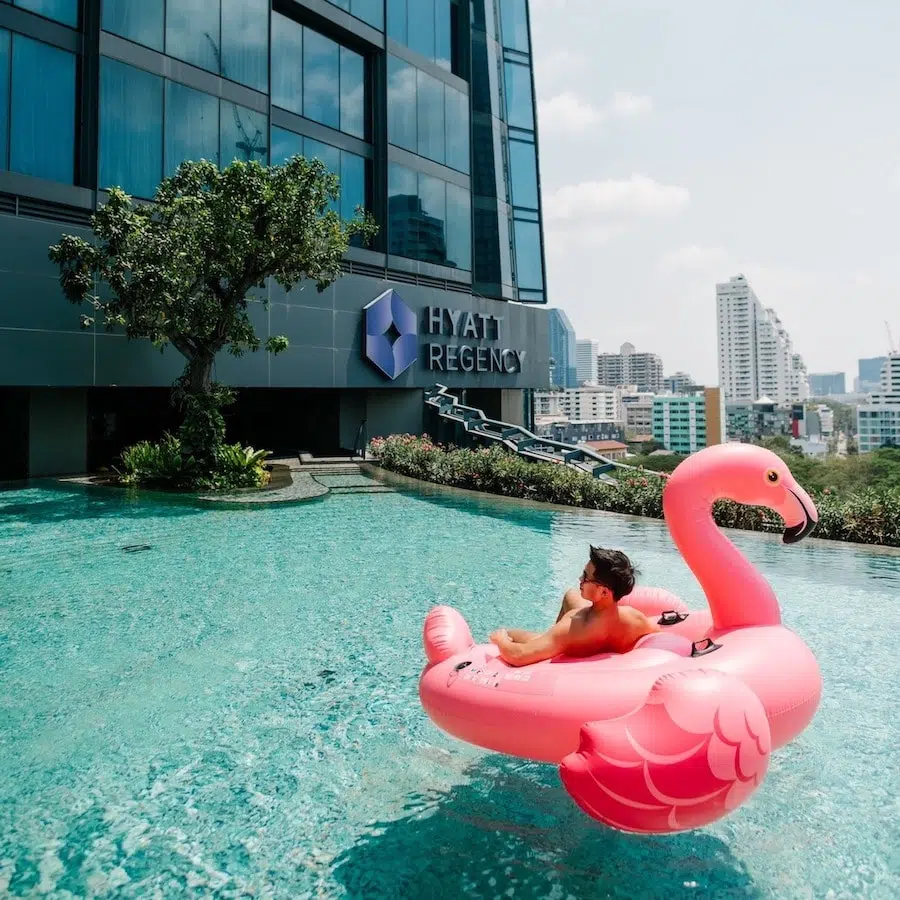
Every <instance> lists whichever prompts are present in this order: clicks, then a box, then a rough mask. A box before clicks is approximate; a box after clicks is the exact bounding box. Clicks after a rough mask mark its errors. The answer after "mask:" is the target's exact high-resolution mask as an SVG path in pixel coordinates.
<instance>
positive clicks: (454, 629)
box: [422, 606, 475, 665]
mask: <svg viewBox="0 0 900 900" xmlns="http://www.w3.org/2000/svg"><path fill="white" fill-rule="evenodd" d="M422 641H423V643H424V644H425V656H426V657H427V658H428V662H429V663H431V664H432V665H434V664H435V663H439V662H443V661H444V660H445V659H449V658H450V657H451V656H455V655H456V654H457V653H463V652H465V651H466V650H468V649H469V648H470V647H473V646H474V645H475V640H474V639H473V637H472V632H471V630H470V629H469V625H468V623H467V622H466V620H465V619H464V618H463V616H462V613H460V612H458V611H457V610H455V609H453V607H452V606H435V607H434V608H433V609H432V610H431V611H430V612H429V613H428V615H427V616H426V617H425V625H424V627H423V629H422Z"/></svg>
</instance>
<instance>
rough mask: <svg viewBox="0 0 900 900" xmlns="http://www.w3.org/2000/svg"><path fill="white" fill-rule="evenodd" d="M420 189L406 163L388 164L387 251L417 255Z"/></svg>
mask: <svg viewBox="0 0 900 900" xmlns="http://www.w3.org/2000/svg"><path fill="white" fill-rule="evenodd" d="M418 217H419V192H418V186H417V176H416V173H415V172H413V171H411V170H410V169H407V168H406V167H405V166H398V165H397V164H396V163H391V164H390V165H389V166H388V253H393V254H394V255H395V256H405V257H408V258H410V259H415V258H416V247H417V238H418V227H417V221H418Z"/></svg>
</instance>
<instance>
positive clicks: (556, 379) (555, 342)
mask: <svg viewBox="0 0 900 900" xmlns="http://www.w3.org/2000/svg"><path fill="white" fill-rule="evenodd" d="M547 313H548V316H547V317H548V324H549V327H550V384H551V385H555V386H556V387H561V388H577V387H578V374H577V367H576V365H575V361H576V360H575V357H576V350H577V348H576V338H575V329H574V328H573V327H572V323H571V322H570V321H569V317H568V316H567V315H566V314H565V313H564V312H563V311H562V310H561V309H550V310H548V311H547Z"/></svg>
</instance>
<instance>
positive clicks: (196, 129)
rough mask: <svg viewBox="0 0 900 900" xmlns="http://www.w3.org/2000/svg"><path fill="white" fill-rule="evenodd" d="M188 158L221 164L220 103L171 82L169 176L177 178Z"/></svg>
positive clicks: (168, 88)
mask: <svg viewBox="0 0 900 900" xmlns="http://www.w3.org/2000/svg"><path fill="white" fill-rule="evenodd" d="M138 115H140V112H139V111H138ZM187 159H191V160H195V161H196V160H200V159H208V160H210V161H211V162H214V163H216V165H218V163H219V101H218V99H217V98H216V97H212V96H210V95H209V94H204V93H203V92H202V91H195V90H194V89H193V88H189V87H185V86H184V85H183V84H177V83H176V82H174V81H167V82H166V149H165V160H164V164H165V165H164V171H165V174H166V176H169V175H174V174H175V170H176V169H177V168H178V166H180V165H181V163H183V162H184V161H185V160H187Z"/></svg>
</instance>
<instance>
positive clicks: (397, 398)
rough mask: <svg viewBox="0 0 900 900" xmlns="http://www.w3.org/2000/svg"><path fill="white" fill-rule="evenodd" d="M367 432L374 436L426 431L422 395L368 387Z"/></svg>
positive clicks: (419, 389) (418, 390)
mask: <svg viewBox="0 0 900 900" xmlns="http://www.w3.org/2000/svg"><path fill="white" fill-rule="evenodd" d="M366 419H367V425H366V431H367V432H368V435H369V440H371V439H372V438H373V437H388V435H391V434H421V433H422V432H423V431H424V430H425V424H424V423H425V395H424V391H422V389H421V388H413V389H411V390H402V389H396V390H370V391H368V392H367V400H366Z"/></svg>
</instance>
